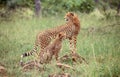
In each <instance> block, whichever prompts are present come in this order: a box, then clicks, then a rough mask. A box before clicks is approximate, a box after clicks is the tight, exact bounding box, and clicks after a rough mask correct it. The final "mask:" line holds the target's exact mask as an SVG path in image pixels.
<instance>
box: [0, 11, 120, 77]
mask: <svg viewBox="0 0 120 77" xmlns="http://www.w3.org/2000/svg"><path fill="white" fill-rule="evenodd" d="M78 16H79V18H80V23H81V31H80V34H79V36H78V40H77V53H78V54H79V55H81V56H82V57H84V58H85V59H86V60H87V61H88V65H86V64H85V63H81V64H73V63H72V61H66V62H65V63H67V64H69V65H71V66H72V67H74V68H75V69H76V70H75V71H74V70H72V69H66V70H64V71H63V70H61V69H59V68H58V67H55V64H56V63H55V60H53V61H52V62H51V64H47V65H45V71H43V72H40V71H38V70H34V69H33V70H31V71H29V72H23V71H22V70H21V67H20V66H19V61H20V55H21V54H22V53H24V52H26V51H29V50H31V49H32V48H33V45H34V42H35V37H36V34H37V33H38V32H39V31H41V30H45V29H49V28H52V27H56V26H59V25H62V24H63V23H65V21H64V18H63V17H64V15H61V16H50V17H41V18H40V19H34V18H28V19H27V18H25V19H22V18H21V19H16V20H13V21H3V22H1V23H0V53H1V54H0V64H2V65H4V67H5V68H6V70H7V74H5V76H8V77H47V76H48V75H50V74H53V73H61V72H65V73H69V74H70V75H71V76H72V77H120V61H119V59H120V56H119V55H120V17H116V16H114V17H111V18H109V19H106V18H104V17H99V16H95V15H94V14H92V15H91V14H81V13H78ZM69 53H70V51H69V42H68V40H65V41H64V42H63V48H62V51H61V52H60V56H63V55H65V54H69ZM32 59H34V57H28V58H25V59H24V62H26V61H29V60H32ZM0 75H1V74H0Z"/></svg>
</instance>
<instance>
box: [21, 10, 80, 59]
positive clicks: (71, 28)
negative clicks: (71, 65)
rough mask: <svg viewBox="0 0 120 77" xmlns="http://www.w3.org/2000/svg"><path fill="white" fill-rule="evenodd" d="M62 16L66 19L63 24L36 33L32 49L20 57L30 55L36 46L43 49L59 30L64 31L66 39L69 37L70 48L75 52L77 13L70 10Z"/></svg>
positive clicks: (78, 27) (77, 31)
mask: <svg viewBox="0 0 120 77" xmlns="http://www.w3.org/2000/svg"><path fill="white" fill-rule="evenodd" d="M64 18H65V20H66V21H67V22H66V23H65V24H64V25H61V26H58V27H56V28H53V29H49V30H45V31H42V32H40V33H38V35H37V37H36V42H35V46H34V49H33V50H31V51H30V52H26V53H24V54H22V55H21V58H23V57H25V56H29V55H32V54H33V53H34V52H36V50H37V47H38V46H39V47H40V50H41V51H43V49H44V48H45V47H47V46H48V45H49V44H50V42H51V40H52V39H55V37H56V35H57V34H58V33H60V32H64V33H66V39H69V42H70V50H71V51H72V52H73V53H75V52H76V43H77V36H78V34H79V31H80V22H79V19H78V17H77V15H76V14H74V13H72V12H68V13H66V15H65V17H64Z"/></svg>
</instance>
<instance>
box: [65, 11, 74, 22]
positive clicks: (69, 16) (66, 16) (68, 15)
mask: <svg viewBox="0 0 120 77" xmlns="http://www.w3.org/2000/svg"><path fill="white" fill-rule="evenodd" d="M74 17H75V14H74V13H72V12H68V13H66V15H65V17H64V19H65V20H66V21H72V20H73V19H74Z"/></svg>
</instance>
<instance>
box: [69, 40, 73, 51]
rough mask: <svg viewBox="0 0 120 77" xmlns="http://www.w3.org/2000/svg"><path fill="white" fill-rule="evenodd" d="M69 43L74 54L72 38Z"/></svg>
mask: <svg viewBox="0 0 120 77" xmlns="http://www.w3.org/2000/svg"><path fill="white" fill-rule="evenodd" d="M69 43H70V46H69V47H70V51H71V52H72V53H73V39H72V38H70V39H69Z"/></svg>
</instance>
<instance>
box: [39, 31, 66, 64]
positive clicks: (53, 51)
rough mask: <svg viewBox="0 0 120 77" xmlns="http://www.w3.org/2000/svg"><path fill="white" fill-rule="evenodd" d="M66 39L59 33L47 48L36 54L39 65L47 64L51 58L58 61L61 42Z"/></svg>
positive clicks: (64, 35) (64, 34)
mask: <svg viewBox="0 0 120 77" xmlns="http://www.w3.org/2000/svg"><path fill="white" fill-rule="evenodd" d="M65 38H66V33H64V32H60V33H59V34H58V35H57V36H56V38H55V39H54V40H53V42H52V43H50V44H49V45H48V46H47V47H45V48H44V49H43V50H41V51H40V53H39V54H38V61H39V63H40V64H43V63H49V62H50V61H51V59H52V57H53V55H54V56H55V59H56V60H58V54H59V52H60V49H61V47H62V41H63V39H65Z"/></svg>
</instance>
